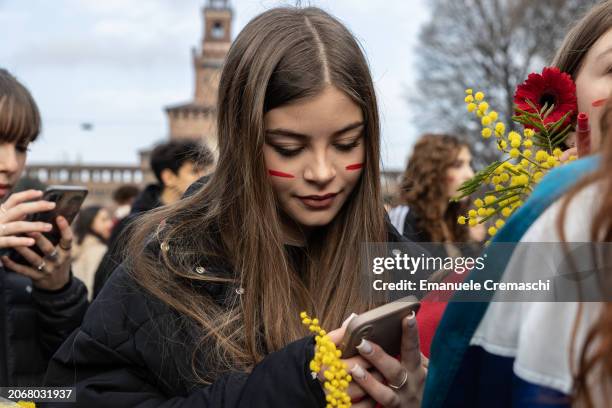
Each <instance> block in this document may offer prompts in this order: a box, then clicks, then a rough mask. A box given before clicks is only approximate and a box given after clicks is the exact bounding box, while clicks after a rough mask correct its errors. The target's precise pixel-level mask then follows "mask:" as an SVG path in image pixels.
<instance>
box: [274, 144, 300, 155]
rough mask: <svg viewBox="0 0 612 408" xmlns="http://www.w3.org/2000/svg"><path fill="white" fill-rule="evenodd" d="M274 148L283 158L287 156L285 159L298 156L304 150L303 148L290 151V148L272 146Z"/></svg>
mask: <svg viewBox="0 0 612 408" xmlns="http://www.w3.org/2000/svg"><path fill="white" fill-rule="evenodd" d="M272 147H273V148H274V150H276V152H277V153H278V154H280V155H281V156H285V157H292V156H297V155H298V154H299V153H300V152H301V151H302V149H303V148H302V147H298V148H293V149H289V148H286V147H281V146H272Z"/></svg>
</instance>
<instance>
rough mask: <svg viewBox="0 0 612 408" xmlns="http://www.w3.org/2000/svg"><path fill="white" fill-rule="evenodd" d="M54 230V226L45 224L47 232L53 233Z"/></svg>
mask: <svg viewBox="0 0 612 408" xmlns="http://www.w3.org/2000/svg"><path fill="white" fill-rule="evenodd" d="M52 229H53V225H51V224H45V231H51V230H52Z"/></svg>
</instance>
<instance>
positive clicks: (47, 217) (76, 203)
mask: <svg viewBox="0 0 612 408" xmlns="http://www.w3.org/2000/svg"><path fill="white" fill-rule="evenodd" d="M87 193H88V190H87V189H86V188H85V187H76V186H49V187H47V189H46V190H45V192H44V194H43V196H42V198H41V200H45V201H51V202H54V203H55V204H56V205H55V208H54V209H53V210H51V211H46V212H40V213H36V214H31V215H29V216H28V217H27V218H26V221H33V222H46V223H49V224H51V225H52V226H53V228H52V229H51V231H49V232H43V233H42V234H43V235H44V236H45V237H46V238H47V239H48V240H49V241H50V242H51V243H52V244H53V245H54V246H55V245H57V244H59V242H60V239H61V238H62V235H61V232H60V230H59V227H58V226H57V222H56V219H57V217H58V216H60V215H61V216H63V217H64V218H66V220H67V221H68V223H69V224H71V223H72V221H73V220H74V218H75V217H76V216H77V214H78V213H79V210H80V209H81V205H83V201H85V197H87ZM30 249H31V250H33V251H34V252H36V253H37V254H38V255H40V256H44V254H43V253H42V251H41V250H40V248H38V246H37V245H34V246H32V247H30ZM9 257H10V258H11V259H12V260H13V261H15V262H17V263H20V264H26V265H27V264H29V262H28V261H26V260H25V259H23V257H22V256H21V255H20V254H19V253H18V252H17V251H15V250H13V251H11V255H9Z"/></svg>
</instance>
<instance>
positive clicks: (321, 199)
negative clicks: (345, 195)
mask: <svg viewBox="0 0 612 408" xmlns="http://www.w3.org/2000/svg"><path fill="white" fill-rule="evenodd" d="M337 195H338V193H330V194H325V195H309V196H299V197H298V198H299V199H300V200H301V201H302V203H304V205H306V206H307V207H309V208H312V209H317V210H321V209H326V208H328V207H330V206H331V205H332V204H333V202H334V200H335V198H336V196H337Z"/></svg>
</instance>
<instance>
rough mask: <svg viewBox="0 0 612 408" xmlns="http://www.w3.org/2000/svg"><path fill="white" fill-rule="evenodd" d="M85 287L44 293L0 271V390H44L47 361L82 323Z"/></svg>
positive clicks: (25, 279) (77, 284) (74, 281)
mask: <svg viewBox="0 0 612 408" xmlns="http://www.w3.org/2000/svg"><path fill="white" fill-rule="evenodd" d="M87 305H88V302H87V290H86V289H85V285H83V283H82V282H81V281H80V280H78V279H76V278H72V277H71V278H70V281H69V282H68V283H67V284H66V286H65V287H64V288H62V289H60V290H59V291H53V292H51V291H45V290H41V289H37V288H36V287H34V286H33V285H32V280H31V279H30V278H28V277H25V276H23V275H20V274H18V273H15V272H13V271H10V270H7V269H5V268H3V267H1V266H0V386H4V387H5V386H30V387H34V386H41V385H42V382H43V381H42V380H43V376H44V374H45V371H46V370H47V364H48V362H49V359H50V358H51V356H52V355H53V353H55V351H56V350H57V349H58V348H59V346H60V345H61V344H62V343H63V342H64V340H66V338H68V336H69V335H70V333H72V332H73V331H74V329H76V328H77V327H78V326H79V325H80V324H81V321H82V320H83V316H84V315H85V311H86V310H87Z"/></svg>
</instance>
